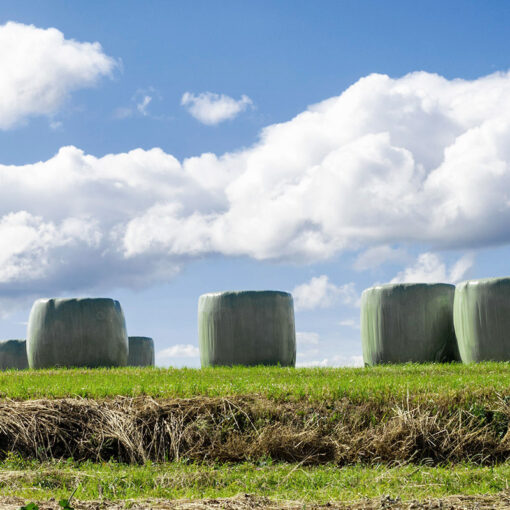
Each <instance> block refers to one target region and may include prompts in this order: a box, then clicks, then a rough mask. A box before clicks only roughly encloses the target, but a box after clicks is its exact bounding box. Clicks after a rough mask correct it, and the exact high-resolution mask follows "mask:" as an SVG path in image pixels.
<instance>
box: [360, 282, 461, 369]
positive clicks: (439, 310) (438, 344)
mask: <svg viewBox="0 0 510 510" xmlns="http://www.w3.org/2000/svg"><path fill="white" fill-rule="evenodd" d="M454 294H455V287H454V286H453V285H449V284H445V283H433V284H428V283H402V284H386V285H378V286H376V287H372V288H370V289H366V290H365V291H364V292H363V294H362V296H361V343H362V347H363V359H364V362H365V365H377V364H380V363H406V362H415V363H426V362H447V361H458V360H459V354H458V348H457V342H456V339H455V333H454V328H453V299H454Z"/></svg>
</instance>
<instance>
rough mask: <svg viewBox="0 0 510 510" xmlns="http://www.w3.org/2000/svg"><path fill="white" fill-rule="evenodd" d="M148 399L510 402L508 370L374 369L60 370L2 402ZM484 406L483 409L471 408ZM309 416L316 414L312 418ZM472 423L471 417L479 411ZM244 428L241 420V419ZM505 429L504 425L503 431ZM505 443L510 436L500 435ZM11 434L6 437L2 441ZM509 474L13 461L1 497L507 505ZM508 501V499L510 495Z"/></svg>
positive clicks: (2, 468)
mask: <svg viewBox="0 0 510 510" xmlns="http://www.w3.org/2000/svg"><path fill="white" fill-rule="evenodd" d="M119 395H122V396H128V397H137V396H143V395H147V396H150V397H152V398H155V399H176V398H177V399H179V398H191V397H253V396H257V397H262V398H265V399H269V400H271V401H275V402H277V403H278V404H282V403H283V404H285V405H287V403H292V402H296V401H299V402H307V405H308V407H309V408H310V409H312V411H313V409H314V403H316V404H317V407H318V405H319V403H322V404H323V403H324V402H325V401H340V400H341V401H343V402H345V401H348V402H351V403H352V404H353V405H357V406H360V405H361V406H363V405H364V404H367V405H368V404H370V406H373V405H379V404H380V405H382V406H384V407H385V408H388V409H390V408H392V406H393V404H394V403H395V404H398V405H404V404H405V403H406V402H407V403H409V402H411V401H412V402H414V403H420V402H423V404H424V405H426V406H428V407H427V409H429V410H430V409H434V405H435V402H438V403H439V402H440V403H441V406H443V407H442V408H443V411H444V408H445V403H446V406H447V407H446V408H447V409H449V408H450V407H451V408H452V409H455V408H460V407H462V408H465V409H470V410H472V409H474V408H476V406H480V408H482V407H483V406H487V405H489V406H490V405H491V403H495V402H497V401H500V402H501V401H508V398H510V364H508V363H484V364H479V365H468V366H466V365H462V364H449V365H412V364H410V365H402V366H383V367H375V368H359V369H358V368H356V369H355V368H339V369H333V368H331V369H324V368H314V369H283V368H277V367H273V368H267V367H254V368H241V367H234V368H215V369H206V370H194V369H137V368H121V369H97V370H83V369H69V370H66V369H58V370H42V371H30V370H28V371H19V372H17V371H7V372H2V373H1V374H0V397H1V398H2V400H3V401H4V402H8V401H9V400H10V399H12V400H18V401H26V400H30V399H59V398H62V397H80V398H86V399H108V398H110V397H112V398H113V397H116V396H119ZM473 406H475V407H473ZM307 412H308V411H307ZM470 412H471V411H470ZM234 420H235V419H234ZM505 423H506V422H505ZM502 434H504V431H503V432H502ZM1 435H2V431H1V430H0V441H1V437H2V436H1ZM509 479H510V463H508V462H503V463H495V464H493V465H480V464H479V463H477V464H470V463H462V462H459V463H456V464H447V465H437V464H436V465H435V466H431V465H427V463H426V462H425V463H422V464H420V463H418V464H416V463H415V464H408V465H405V464H404V465H402V464H401V465H397V466H394V467H392V466H391V465H388V464H387V463H386V464H385V465H383V464H379V465H378V464H374V463H372V464H371V465H364V464H359V463H358V464H354V465H345V466H340V465H338V464H333V463H325V464H322V465H313V466H307V465H306V464H303V463H301V462H275V461H273V460H271V459H270V458H258V459H254V460H253V461H250V462H248V461H243V462H237V463H226V462H225V463H218V462H211V461H209V462H205V463H200V462H198V463H197V462H191V461H189V460H188V461H186V460H184V461H182V460H181V461H174V462H162V463H156V462H146V463H145V464H123V463H120V462H113V461H110V462H91V461H87V462H81V463H78V462H76V461H74V460H72V459H67V460H60V461H59V460H53V461H47V462H42V461H37V460H33V459H32V460H30V459H23V458H22V457H21V456H20V455H19V454H9V455H7V457H6V458H4V460H2V461H0V494H1V495H2V496H19V497H22V498H25V499H26V500H27V501H29V500H38V501H42V500H46V499H48V498H60V497H65V496H68V495H69V494H70V492H72V491H73V490H74V489H75V488H77V491H76V494H75V497H76V498H77V499H81V500H89V499H97V498H107V499H112V500H122V499H130V498H135V499H143V498H169V499H174V498H192V499H194V498H217V497H230V496H235V495H236V494H239V493H249V494H256V495H260V496H267V497H270V498H273V499H278V500H299V501H303V502H317V503H326V502H328V501H339V500H344V501H345V500H359V499H360V498H376V497H380V496H382V495H387V494H389V495H391V496H392V497H397V496H398V497H400V498H402V499H403V500H412V499H423V498H429V497H444V496H450V495H454V494H465V495H480V494H489V495H490V494H500V493H503V492H504V491H507V490H508V480H509ZM502 491H503V492H502Z"/></svg>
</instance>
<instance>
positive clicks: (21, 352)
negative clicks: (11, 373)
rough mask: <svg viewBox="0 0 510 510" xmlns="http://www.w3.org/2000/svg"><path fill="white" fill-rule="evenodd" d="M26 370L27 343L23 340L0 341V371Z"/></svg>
mask: <svg viewBox="0 0 510 510" xmlns="http://www.w3.org/2000/svg"><path fill="white" fill-rule="evenodd" d="M11 368H16V369H18V370H23V369H25V368H28V359H27V343H26V341H25V340H3V341H0V370H9V369H11Z"/></svg>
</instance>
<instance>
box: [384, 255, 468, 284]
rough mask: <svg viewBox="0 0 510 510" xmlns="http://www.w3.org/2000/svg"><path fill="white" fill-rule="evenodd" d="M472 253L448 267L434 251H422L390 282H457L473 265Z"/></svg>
mask: <svg viewBox="0 0 510 510" xmlns="http://www.w3.org/2000/svg"><path fill="white" fill-rule="evenodd" d="M474 262H475V258H474V255H473V254H472V253H467V254H466V255H463V256H462V257H461V258H460V259H459V260H457V261H456V262H455V263H454V264H453V265H452V266H451V267H450V268H449V269H447V267H446V264H445V263H444V262H443V261H442V260H441V257H439V255H437V254H436V253H430V252H428V253H422V254H421V255H419V256H418V258H417V260H416V261H415V263H414V264H413V265H412V266H410V267H407V268H405V269H404V270H403V271H401V272H400V273H398V275H397V276H396V277H395V278H393V280H391V281H392V283H417V282H424V283H437V282H446V283H458V282H459V281H460V280H462V279H463V278H464V276H465V274H466V273H467V272H468V271H469V269H470V268H471V267H472V266H473V264H474Z"/></svg>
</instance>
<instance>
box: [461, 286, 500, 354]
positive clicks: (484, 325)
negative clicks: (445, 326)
mask: <svg viewBox="0 0 510 510" xmlns="http://www.w3.org/2000/svg"><path fill="white" fill-rule="evenodd" d="M454 324H455V333H456V334H457V339H458V342H459V351H460V356H461V358H462V361H463V362H464V363H472V362H477V361H510V278H486V279H481V280H470V281H466V282H462V283H460V284H459V285H458V286H457V289H456V291H455V303H454Z"/></svg>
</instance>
